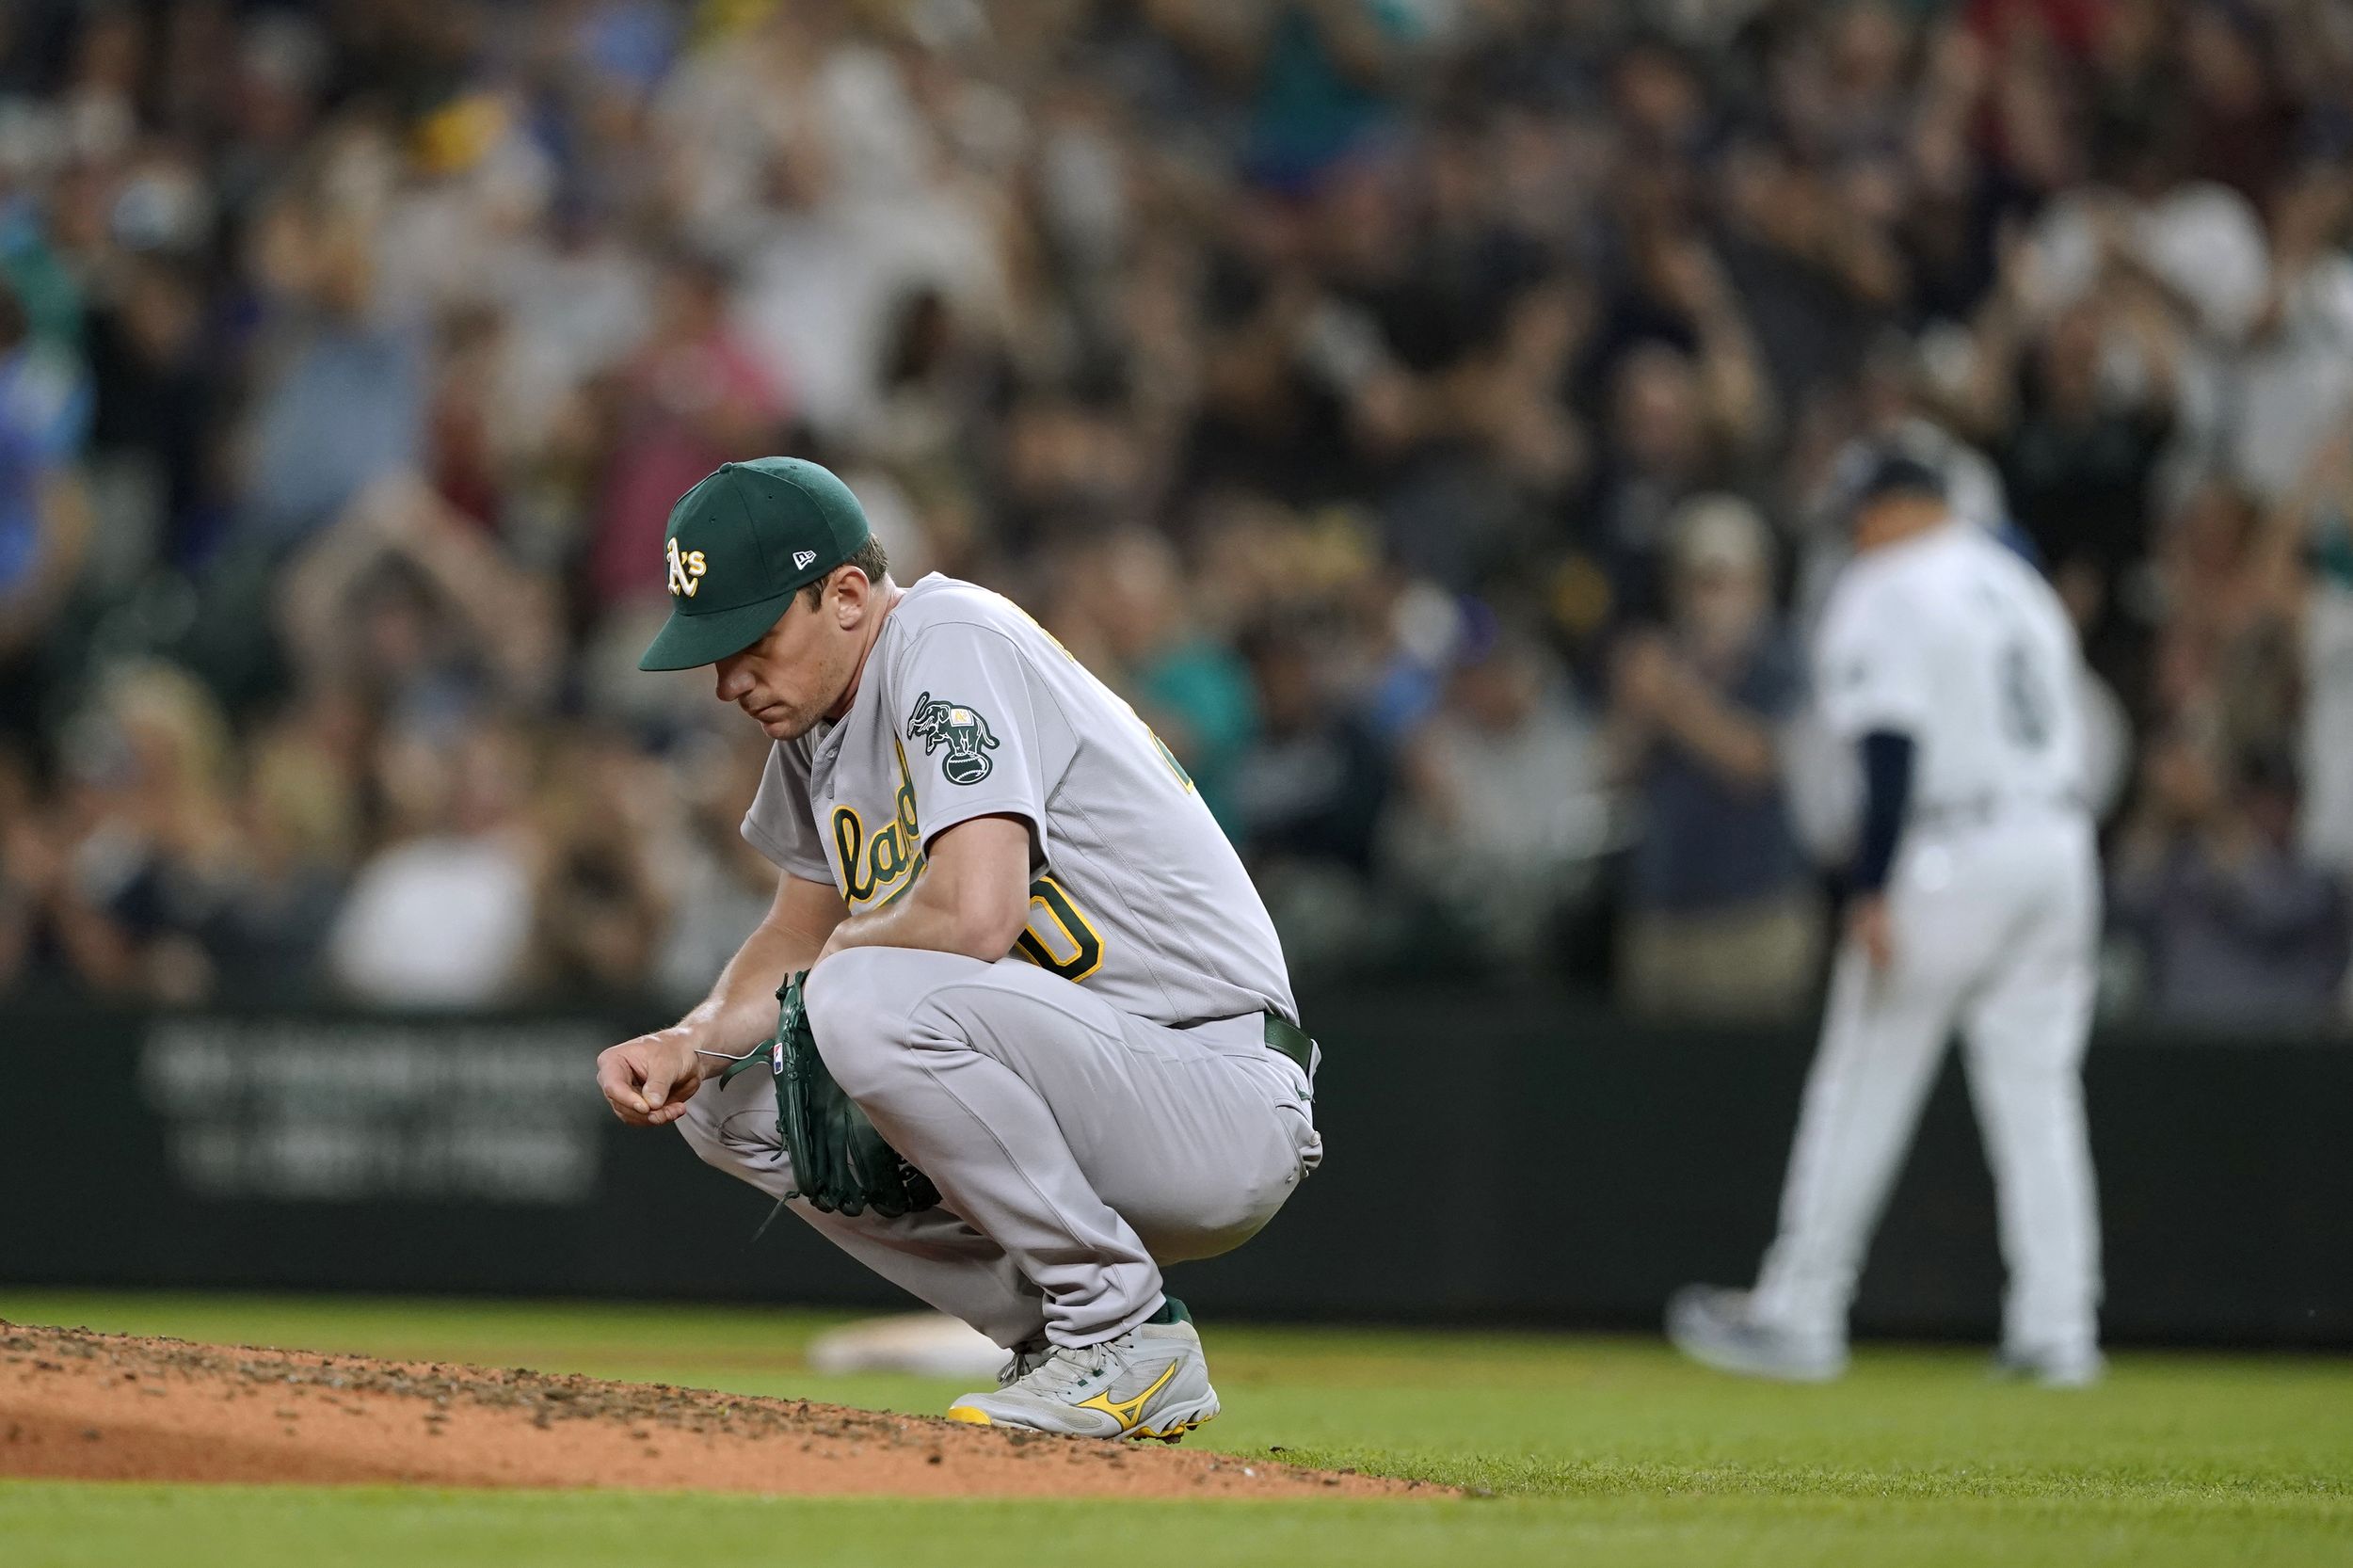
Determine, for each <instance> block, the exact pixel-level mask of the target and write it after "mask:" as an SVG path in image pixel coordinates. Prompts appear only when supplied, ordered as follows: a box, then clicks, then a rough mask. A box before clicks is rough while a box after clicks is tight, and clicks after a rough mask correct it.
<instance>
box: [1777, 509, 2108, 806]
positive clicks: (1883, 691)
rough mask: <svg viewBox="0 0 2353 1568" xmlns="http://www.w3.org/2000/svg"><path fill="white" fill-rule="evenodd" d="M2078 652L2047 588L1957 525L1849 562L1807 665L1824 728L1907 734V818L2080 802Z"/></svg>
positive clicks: (1994, 543) (1992, 544) (1976, 532)
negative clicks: (1911, 754) (1812, 670)
mask: <svg viewBox="0 0 2353 1568" xmlns="http://www.w3.org/2000/svg"><path fill="white" fill-rule="evenodd" d="M2080 660H2081V655H2080V654H2079V652H2078V650H2077V645H2076V640H2075V632H2074V628H2073V626H2072V625H2071V624H2070V623H2069V621H2068V618H2067V612H2066V610H2065V609H2064V607H2063V606H2061V604H2060V603H2059V600H2058V596H2057V594H2056V593H2054V592H2052V590H2051V587H2050V584H2047V583H2045V582H2043V580H2042V579H2041V576H2040V575H2038V574H2037V573H2036V571H2035V570H2034V568H2032V567H2031V566H2029V565H2027V563H2026V562H2025V561H2024V560H2022V559H2021V558H2020V557H2019V555H2018V554H2017V552H2014V551H2012V550H2010V549H2009V547H2008V546H2006V545H2004V544H2002V543H2001V542H2000V541H1999V540H1998V539H1995V538H1994V537H1993V536H1991V535H1989V534H1987V533H1986V532H1985V531H1984V530H1983V529H1981V528H1978V527H1976V526H1974V525H1972V524H1969V523H1966V522H1958V521H1957V522H1953V523H1949V524H1947V525H1945V526H1944V527H1942V528H1937V529H1933V530H1931V531H1930V532H1929V533H1927V534H1923V535H1921V536H1918V537H1915V538H1912V539H1906V540H1904V541H1902V542H1900V543H1897V544H1892V545H1889V546H1887V547H1885V548H1883V549H1881V550H1875V551H1872V552H1869V553H1867V554H1865V555H1863V556H1860V557H1858V558H1857V559H1856V560H1854V561H1852V562H1850V563H1849V565H1848V567H1847V568H1846V570H1845V572H1844V573H1843V574H1842V575H1841V577H1840V578H1839V580H1838V583H1837V584H1836V585H1835V586H1834V587H1833V590H1832V593H1831V599H1830V603H1829V605H1828V607H1827V608H1826V609H1825V611H1824V613H1823V617H1822V628H1821V632H1820V638H1819V643H1818V648H1817V672H1816V674H1817V681H1818V687H1817V689H1818V691H1819V693H1820V702H1821V711H1822V715H1823V717H1824V719H1825V720H1826V721H1827V723H1828V725H1829V728H1831V729H1832V730H1833V732H1834V733H1836V734H1837V735H1839V736H1841V737H1844V738H1849V739H1851V738H1855V737H1859V736H1862V735H1865V734H1867V733H1869V732H1870V731H1872V730H1875V729H1885V730H1896V731H1899V732H1901V733H1903V734H1907V735H1909V736H1911V737H1912V739H1913V744H1914V746H1915V747H1916V748H1917V750H1916V754H1915V761H1914V764H1913V770H1914V771H1913V814H1914V815H1915V817H1917V818H1920V819H1921V820H1927V821H1932V820H1934V819H1935V818H1937V817H1938V816H1939V815H1940V814H1942V813H1947V812H1954V811H1976V812H1980V813H1982V812H1985V811H1989V810H1993V809H1995V808H2004V807H2008V806H2012V805H2022V806H2023V805H2036V804H2046V805H2047V804H2060V803H2065V802H2072V801H2078V800H2080V799H2081V798H2082V796H2083V792H2084V765H2085V759H2084V723H2083V715H2082V712H2081V709H2080V706H2079V699H2078V696H2077V694H2078V692H2079V690H2080V688H2081V684H2082V682H2081V680H2080V678H2079V672H2078V665H2079V663H2080Z"/></svg>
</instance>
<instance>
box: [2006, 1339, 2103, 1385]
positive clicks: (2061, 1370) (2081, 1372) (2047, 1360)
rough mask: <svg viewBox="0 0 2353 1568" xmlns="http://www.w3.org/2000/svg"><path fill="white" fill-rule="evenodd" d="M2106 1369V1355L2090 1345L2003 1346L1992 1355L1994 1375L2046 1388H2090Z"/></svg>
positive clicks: (2010, 1380)
mask: <svg viewBox="0 0 2353 1568" xmlns="http://www.w3.org/2000/svg"><path fill="white" fill-rule="evenodd" d="M2107 1372H2108V1359H2107V1357H2106V1356H2104V1355H2102V1354H2101V1353H2100V1352H2098V1351H2097V1350H2093V1349H2089V1348H2086V1349H2081V1350H2055V1349H2052V1348H2049V1347H2047V1346H2022V1345H2004V1346H2003V1347H2002V1348H2001V1349H2000V1350H1999V1351H1998V1352H1995V1353H1994V1356H1993V1376H1994V1377H1995V1378H1996V1379H1998V1380H2000V1381H2002V1382H2005V1383H2025V1382H2028V1381H2031V1382H2034V1383H2038V1384H2041V1385H2042V1386H2043V1387H2045V1388H2089V1387H2090V1386H2091V1385H2092V1384H2096V1383H2098V1382H2099V1381H2100V1380H2101V1379H2102V1378H2104V1377H2105V1376H2107Z"/></svg>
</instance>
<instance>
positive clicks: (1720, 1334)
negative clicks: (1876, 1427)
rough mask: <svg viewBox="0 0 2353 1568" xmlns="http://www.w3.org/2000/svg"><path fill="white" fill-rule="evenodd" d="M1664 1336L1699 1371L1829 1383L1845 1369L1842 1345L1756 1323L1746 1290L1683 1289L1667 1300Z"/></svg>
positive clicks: (1799, 1381) (1768, 1324)
mask: <svg viewBox="0 0 2353 1568" xmlns="http://www.w3.org/2000/svg"><path fill="white" fill-rule="evenodd" d="M1667 1337H1668V1338H1669V1339H1671V1340H1673V1342H1674V1347H1675V1349H1676V1350H1679V1351H1681V1352H1683V1353H1684V1354H1685V1355H1688V1356H1689V1357H1690V1358H1691V1359H1692V1360H1694V1361H1696V1362H1698V1363H1699V1364H1700V1365H1701V1366H1703V1367H1713V1368H1716V1370H1718V1371H1720V1372H1733V1373H1737V1374H1738V1375H1739V1376H1742V1377H1752V1378H1772V1379H1775V1380H1777V1381H1779V1382H1782V1383H1828V1382H1830V1381H1831V1380H1832V1379H1833V1378H1836V1377H1838V1376H1840V1375H1841V1374H1843V1373H1844V1372H1845V1371H1846V1370H1847V1347H1846V1346H1845V1345H1843V1344H1840V1343H1838V1342H1836V1341H1834V1340H1824V1339H1816V1338H1812V1337H1809V1336H1802V1335H1798V1334H1794V1333H1792V1332H1790V1331H1789V1330H1788V1329H1785V1328H1783V1327H1781V1326H1780V1325H1778V1324H1774V1323H1764V1322H1759V1321H1758V1320H1756V1319H1755V1318H1754V1317H1753V1315H1752V1314H1751V1312H1750V1310H1749V1295H1748V1292H1747V1291H1745V1290H1726V1289H1724V1288H1721V1287H1720V1286H1714V1285H1687V1286H1685V1287H1684V1288H1682V1289H1680V1290H1678V1291H1676V1292H1675V1293H1674V1294H1673V1296H1672V1297H1670V1298H1669V1299H1668V1302H1667Z"/></svg>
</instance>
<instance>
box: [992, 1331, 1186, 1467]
mask: <svg viewBox="0 0 2353 1568" xmlns="http://www.w3.org/2000/svg"><path fill="white" fill-rule="evenodd" d="M1177 1311H1178V1312H1179V1313H1180V1314H1181V1313H1182V1311H1183V1308H1181V1307H1178V1308H1177ZM1217 1410H1218V1405H1217V1390H1215V1389H1214V1388H1211V1387H1210V1386H1209V1360H1208V1358H1207V1357H1205V1356H1204V1355H1203V1354H1202V1353H1201V1336H1200V1335H1198V1334H1196V1333H1195V1332H1193V1324H1192V1323H1191V1322H1190V1321H1189V1320H1185V1319H1183V1318H1182V1317H1181V1316H1180V1317H1179V1318H1178V1320H1177V1321H1176V1322H1173V1323H1144V1324H1143V1325H1141V1326H1139V1327H1136V1328H1132V1329H1129V1330H1128V1332H1127V1333H1125V1334H1123V1335H1120V1336H1117V1337H1116V1338H1112V1339H1106V1340H1103V1341H1102V1342H1100V1343H1099V1344H1094V1345H1077V1346H1072V1345H1053V1346H1049V1347H1048V1349H1047V1352H1046V1354H1045V1355H1044V1356H1043V1357H1041V1358H1040V1359H1039V1360H1038V1361H1037V1362H1036V1363H1035V1364H1034V1365H1033V1366H1032V1367H1031V1368H1029V1370H1028V1371H1027V1372H1026V1373H1025V1374H1023V1375H1021V1376H1019V1377H1016V1378H1015V1379H1014V1380H1013V1381H1012V1382H1010V1383H1007V1384H1005V1385H1004V1386H1003V1387H1001V1388H1000V1389H998V1390H997V1391H996V1392H994V1393H990V1394H967V1395H965V1396H964V1397H963V1398H962V1399H960V1400H956V1402H955V1403H954V1404H952V1405H950V1406H949V1407H948V1418H949V1419H950V1420H952V1421H968V1422H970V1423H971V1424H972V1425H974V1426H980V1427H1019V1428H1022V1429H1023V1430H1025V1431H1029V1432H1060V1433H1063V1434H1064V1435H1067V1436H1073V1437H1157V1438H1160V1439H1161V1440H1162V1441H1163V1442H1169V1443H1174V1442H1176V1441H1177V1439H1178V1438H1180V1437H1182V1436H1184V1434H1185V1433H1187V1432H1191V1431H1192V1430H1193V1428H1195V1427H1197V1426H1199V1425H1200V1424H1201V1423H1202V1422H1204V1421H1207V1420H1209V1418H1210V1417H1211V1416H1215V1415H1216V1414H1217Z"/></svg>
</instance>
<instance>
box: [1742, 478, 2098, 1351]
mask: <svg viewBox="0 0 2353 1568" xmlns="http://www.w3.org/2000/svg"><path fill="white" fill-rule="evenodd" d="M2080 662H2081V654H2080V652H2079V651H2078V648H2077V644H2076V640H2075V633H2074V629H2073V627H2072V626H2071V625H2070V624H2069V622H2068V618H2067V616H2066V612H2065V610H2064V609H2063V608H2062V606H2061V605H2060V603H2059V600H2058V597H2057V595H2056V594H2055V593H2053V592H2052V591H2051V588H2050V587H2049V585H2048V584H2045V583H2044V582H2043V581H2042V579H2041V577H2040V576H2038V575H2037V574H2036V572H2035V571H2034V568H2032V567H2030V566H2029V565H2028V564H2027V563H2026V562H2025V561H2024V560H2023V559H2021V558H2020V557H2019V556H2018V555H2017V554H2016V553H2015V552H2012V551H2011V550H2010V549H2009V548H2008V547H2007V546H2005V545H2004V544H2002V543H2001V542H2000V541H1999V540H1997V539H1995V538H1994V537H1993V536H1991V535H1989V534H1987V533H1986V532H1985V531H1984V530H1983V529H1982V528H1980V527H1978V526H1977V525H1976V524H1975V523H1971V522H1953V523H1947V524H1945V526H1942V527H1938V528H1933V529H1931V530H1929V532H1927V533H1925V534H1921V535H1917V536H1913V537H1911V538H1907V539H1903V540H1900V541H1898V542H1896V543H1892V544H1887V545H1882V546H1881V547H1879V548H1877V549H1874V550H1870V551H1866V552H1864V553H1863V554H1861V555H1858V556H1857V557H1856V558H1855V559H1854V560H1853V561H1852V562H1850V563H1849V565H1848V566H1847V568H1846V569H1845V571H1844V572H1843V573H1842V574H1841V576H1840V578H1839V580H1838V583H1837V584H1836V585H1835V586H1834V587H1833V590H1832V594H1831V600H1830V603H1829V606H1828V608H1827V609H1826V610H1825V612H1824V616H1823V623H1822V628H1821V632H1820V635H1819V640H1818V643H1817V664H1818V668H1817V682H1818V691H1817V701H1818V703H1819V704H1820V709H1821V714H1820V716H1821V718H1822V720H1823V721H1824V723H1825V726H1826V728H1829V729H1830V730H1832V731H1833V732H1834V733H1836V734H1838V735H1841V736H1844V737H1848V738H1849V739H1851V738H1854V737H1859V736H1863V735H1867V734H1869V733H1871V732H1873V731H1875V730H1892V731H1896V732H1899V733H1901V734H1904V735H1908V736H1910V737H1911V738H1912V741H1913V747H1914V753H1913V787H1912V795H1911V801H1910V806H1909V808H1908V809H1907V811H1906V813H1905V817H1904V824H1903V830H1902V836H1901V838H1900V839H1899V840H1898V842H1897V854H1896V860H1895V864H1894V866H1893V867H1892V868H1891V870H1890V872H1889V875H1888V879H1887V886H1886V889H1885V895H1886V904H1885V910H1886V915H1887V921H1888V934H1889V943H1888V948H1887V951H1886V955H1885V956H1886V962H1885V964H1884V965H1883V966H1882V965H1881V964H1880V963H1878V962H1876V961H1875V959H1874V956H1873V954H1872V953H1871V952H1868V951H1867V950H1865V949H1864V948H1863V947H1861V946H1859V945H1858V944H1857V943H1855V942H1853V941H1851V940H1850V941H1849V942H1848V943H1847V944H1846V945H1845V946H1844V947H1843V948H1842V950H1841V952H1840V953H1839V956H1838V963H1837V967H1836V968H1835V970H1834V972H1833V976H1832V980H1831V988H1830V999H1829V1006H1828V1008H1827V1010H1826V1013H1825V1016H1824V1018H1823V1023H1822V1044H1821V1048H1820V1050H1819V1052H1818V1053H1817V1055H1816V1057H1815V1061H1814V1068H1813V1074H1812V1077H1811V1079H1810V1080H1809V1081H1808V1083H1807V1087H1806V1095H1805V1100H1804V1105H1803V1108H1802V1110H1801V1112H1800V1114H1799V1121H1798V1131H1797V1138H1796V1142H1795V1146H1794V1147H1793V1149H1792V1151H1791V1154H1790V1160H1789V1176H1788V1182H1787V1185H1786V1186H1785V1188H1784V1189H1783V1192H1782V1208H1781V1227H1780V1233H1779V1235H1778V1236H1777V1237H1776V1238H1775V1240H1774V1242H1773V1245H1772V1247H1771V1249H1770V1251H1769V1252H1768V1254H1767V1255H1766V1259H1765V1266H1764V1268H1763V1270H1762V1272H1760V1274H1759V1276H1758V1280H1757V1286H1756V1289H1755V1291H1754V1292H1753V1294H1752V1295H1751V1296H1750V1298H1749V1301H1748V1305H1747V1309H1746V1310H1747V1312H1748V1315H1749V1317H1750V1318H1751V1319H1752V1320H1753V1322H1755V1323H1758V1324H1762V1325H1764V1326H1765V1327H1766V1328H1768V1329H1770V1330H1773V1331H1775V1332H1776V1333H1777V1334H1778V1335H1779V1336H1782V1339H1783V1342H1784V1343H1785V1344H1787V1345H1789V1346H1791V1347H1793V1348H1794V1353H1795V1354H1797V1355H1798V1357H1799V1358H1800V1359H1801V1361H1802V1362H1803V1364H1804V1365H1806V1366H1808V1367H1811V1368H1817V1369H1819V1368H1834V1367H1836V1366H1838V1365H1841V1364H1843V1362H1844V1359H1845V1343H1846V1335H1847V1311H1848V1307H1849V1304H1850V1303H1851V1301H1852V1300H1853V1296H1854V1289H1855V1283H1856V1280H1857V1278H1858V1277H1859V1275H1860V1272H1861V1270H1862V1266H1863V1258H1864V1255H1865V1248H1866V1246H1867V1244H1868V1242H1869V1240H1870V1235H1871V1231H1872V1228H1873V1227H1874V1226H1875V1225H1876V1224H1878V1222H1879V1217H1880V1214H1881V1211H1882V1209H1883V1208H1884V1206H1885V1203H1886V1198H1887V1193H1888V1190H1889V1188H1890V1186H1891V1184H1892V1183H1893V1182H1894V1180H1895V1176H1896V1173H1897V1170H1898V1169H1899V1168H1900V1166H1901V1163H1902V1159H1903V1154H1904V1149H1905V1147H1906V1145H1907V1144H1909V1143H1910V1142H1911V1137H1912V1132H1913V1126H1914V1123H1915V1121H1916V1119H1917V1117H1918V1115H1919V1112H1920V1107H1921V1104H1922V1102H1923V1101H1924V1100H1925V1099H1926V1098H1927V1096H1928V1092H1929V1085H1930V1084H1932V1083H1933V1082H1934V1081H1935V1079H1936V1072H1937V1066H1938V1064H1940V1063H1941V1062H1942V1061H1943V1060H1944V1057H1945V1048H1946V1045H1947V1043H1948V1042H1949V1041H1950V1039H1951V1038H1952V1036H1953V1035H1954V1034H1955V1033H1956V1032H1958V1033H1959V1034H1960V1036H1961V1044H1962V1049H1963V1053H1964V1058H1963V1059H1964V1062H1965V1064H1966V1065H1967V1068H1968V1073H1969V1080H1970V1089H1971V1092H1972V1097H1973V1098H1974V1100H1975V1101H1976V1104H1977V1117H1978V1123H1979V1127H1980V1129H1981V1130H1982V1132H1983V1134H1984V1136H1985V1140H1986V1153H1987V1157H1988V1160H1989V1163H1990V1164H1991V1165H1992V1167H1993V1178H1994V1185H1995V1188H1996V1189H1997V1191H1998V1192H1999V1195H2000V1206H1999V1209H1998V1214H1999V1220H2000V1224H2001V1232H2002V1255H2003V1256H2004V1258H2005V1259H2006V1260H2007V1261H2008V1262H2009V1269H2010V1280H2009V1294H2008V1296H2007V1298H2006V1300H2005V1303H2004V1306H2003V1337H2004V1339H2005V1341H2006V1342H2007V1345H2008V1348H2009V1352H2010V1353H2011V1355H2012V1356H2013V1358H2014V1359H2016V1360H2019V1361H2020V1362H2021V1363H2022V1364H2026V1365H2033V1366H2037V1367H2041V1368H2044V1369H2045V1371H2046V1372H2048V1373H2049V1374H2050V1375H2052V1376H2055V1377H2059V1378H2065V1379H2077V1380H2080V1379H2083V1378H2087V1377H2089V1376H2091V1375H2094V1374H2095V1373H2096V1370H2097V1367H2098V1349H2097V1345H2098V1336H2099V1328H2098V1318H2097V1312H2098V1305H2099V1299H2100V1240H2099V1236H2100V1230H2099V1215H2098V1210H2097V1208H2096V1206H2095V1204H2094V1201H2093V1193H2092V1173H2091V1155H2090V1146H2089V1141H2088V1139H2087V1138H2086V1135H2085V1129H2084V1109H2083V1085H2082V1079H2081V1074H2080V1070H2079V1068H2080V1064H2081V1061H2082V1056H2083V1050H2084V1043H2085V1039H2086V1036H2087V1034H2088V1032H2089V1028H2090V1022H2091V1004H2092V998H2093V990H2094V979H2095V974H2096V969H2095V959H2096V957H2097V948H2098V934H2099V929H2100V883H2099V859H2098V847H2097V843H2096V840H2095V839H2094V836H2093V832H2092V824H2091V821H2090V818H2089V813H2088V812H2087V811H2086V810H2085V809H2084V808H2083V805H2082V793H2083V786H2084V763H2085V757H2084V752H2085V747H2084V722H2083V717H2082V710H2081V708H2080V706H2079V701H2078V696H2077V694H2078V692H2079V691H2080V690H2081V687H2082V682H2081V680H2080V679H2079V669H2078V666H2079V664H2080Z"/></svg>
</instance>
